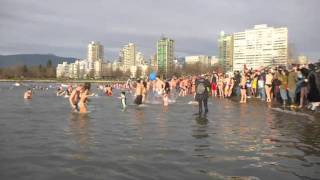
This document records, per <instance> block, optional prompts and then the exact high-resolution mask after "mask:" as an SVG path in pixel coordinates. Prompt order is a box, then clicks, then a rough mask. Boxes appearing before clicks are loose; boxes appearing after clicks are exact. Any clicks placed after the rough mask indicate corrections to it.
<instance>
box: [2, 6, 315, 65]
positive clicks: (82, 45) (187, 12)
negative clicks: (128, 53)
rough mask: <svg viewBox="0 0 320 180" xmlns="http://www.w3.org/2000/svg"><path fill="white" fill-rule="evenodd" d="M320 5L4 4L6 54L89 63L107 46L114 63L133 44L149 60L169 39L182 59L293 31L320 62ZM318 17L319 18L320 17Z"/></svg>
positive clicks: (300, 47) (301, 49)
mask: <svg viewBox="0 0 320 180" xmlns="http://www.w3.org/2000/svg"><path fill="white" fill-rule="evenodd" d="M319 7H320V0H0V54H19V53H53V54H56V55H59V56H69V57H78V58H85V57H86V52H87V44H88V43H89V42H90V41H93V40H94V41H100V42H101V43H102V44H103V45H104V47H105V57H106V58H107V59H114V58H115V57H117V56H118V52H119V49H120V48H121V47H122V46H123V45H125V44H126V43H128V42H134V43H136V45H137V47H138V50H139V51H141V52H142V53H144V54H145V55H146V56H147V57H148V58H149V56H150V55H151V54H153V53H155V46H156V41H157V40H158V39H159V37H160V36H161V35H162V34H164V35H165V36H167V37H170V38H172V39H174V40H175V41H176V55H177V56H184V55H196V54H206V55H218V51H217V49H218V46H217V38H218V35H219V32H220V31H221V30H224V31H225V32H226V33H233V32H239V31H244V30H245V29H248V28H252V27H253V26H254V25H255V24H268V25H269V26H274V27H282V26H286V27H288V30H289V43H290V44H292V47H293V48H294V50H295V52H296V54H305V55H307V56H308V57H310V58H313V59H319V58H320V15H319V13H317V12H319V9H320V8H319ZM317 10H318V11H317Z"/></svg>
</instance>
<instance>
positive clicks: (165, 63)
mask: <svg viewBox="0 0 320 180" xmlns="http://www.w3.org/2000/svg"><path fill="white" fill-rule="evenodd" d="M173 59H174V40H172V39H169V38H165V37H162V38H161V39H160V40H158V42H157V65H158V67H157V68H158V74H159V75H161V76H165V77H169V76H170V75H171V74H172V70H173Z"/></svg>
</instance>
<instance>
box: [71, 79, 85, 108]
mask: <svg viewBox="0 0 320 180" xmlns="http://www.w3.org/2000/svg"><path fill="white" fill-rule="evenodd" d="M82 88H83V86H82V85H78V86H77V88H76V89H74V90H73V91H72V93H71V94H70V96H69V103H70V106H71V108H72V110H73V111H74V112H78V111H79V106H78V103H79V100H80V91H81V89H82Z"/></svg>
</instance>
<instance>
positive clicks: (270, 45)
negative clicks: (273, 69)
mask: <svg viewBox="0 0 320 180" xmlns="http://www.w3.org/2000/svg"><path fill="white" fill-rule="evenodd" d="M233 37H234V49H233V52H234V53H233V70H240V71H241V70H243V68H244V65H246V66H247V67H248V68H253V69H257V68H259V67H262V66H264V67H265V66H271V65H282V66H287V65H288V29H287V28H286V27H281V28H274V27H268V26H267V25H266V24H262V25H256V26H254V28H253V29H248V30H245V31H244V32H237V33H234V35H233Z"/></svg>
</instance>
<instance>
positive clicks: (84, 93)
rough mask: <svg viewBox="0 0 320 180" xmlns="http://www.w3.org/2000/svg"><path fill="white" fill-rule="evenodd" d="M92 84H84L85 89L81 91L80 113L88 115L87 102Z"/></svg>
mask: <svg viewBox="0 0 320 180" xmlns="http://www.w3.org/2000/svg"><path fill="white" fill-rule="evenodd" d="M90 87H91V84H90V83H84V86H83V88H82V89H81V91H80V100H79V113H87V112H88V109H87V102H88V95H89V91H90Z"/></svg>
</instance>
